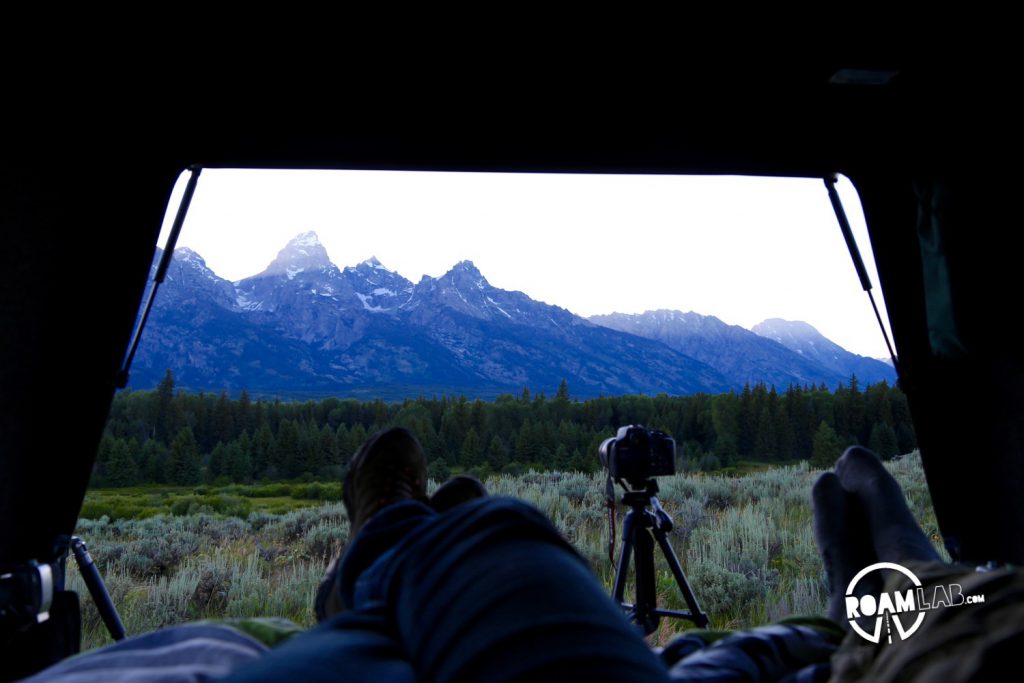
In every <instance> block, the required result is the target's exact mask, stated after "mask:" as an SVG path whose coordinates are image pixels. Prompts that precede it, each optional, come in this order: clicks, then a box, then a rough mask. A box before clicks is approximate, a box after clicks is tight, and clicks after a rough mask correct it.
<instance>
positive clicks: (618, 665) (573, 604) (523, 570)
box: [230, 498, 667, 683]
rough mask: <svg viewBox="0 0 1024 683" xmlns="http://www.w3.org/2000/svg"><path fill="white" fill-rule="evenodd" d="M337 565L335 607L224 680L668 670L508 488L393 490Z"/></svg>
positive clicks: (582, 676) (604, 675)
mask: <svg viewBox="0 0 1024 683" xmlns="http://www.w3.org/2000/svg"><path fill="white" fill-rule="evenodd" d="M338 571H340V581H339V586H340V590H341V596H342V600H343V602H344V603H345V605H346V607H347V609H346V611H345V612H343V613H342V614H340V615H337V616H335V617H334V618H332V619H330V620H328V621H326V622H325V623H323V624H321V625H320V626H318V627H316V628H314V629H313V630H311V631H309V632H307V633H305V634H302V635H299V636H296V637H295V638H293V639H292V640H290V641H288V642H287V643H285V644H284V645H282V646H281V647H279V648H277V649H276V650H274V651H272V652H271V653H270V654H268V655H267V656H266V657H264V658H262V659H261V660H260V661H258V662H254V663H253V664H250V665H248V666H246V667H245V668H243V669H239V670H238V671H236V672H235V673H234V675H232V676H231V677H230V680H232V681H264V680H266V681H270V680H274V681H281V680H283V681H292V682H294V683H297V682H298V681H305V680H312V681H321V680H323V681H326V680H345V681H364V680H365V681H417V680H418V681H487V682H488V683H496V682H499V681H519V680H522V681H525V680H529V681H546V680H550V681H567V680H586V681H616V682H626V681H644V682H645V683H649V682H652V681H663V680H667V673H666V670H665V667H664V666H663V665H662V663H661V661H660V659H659V658H658V657H656V656H655V655H654V653H652V652H651V651H650V649H649V648H648V647H647V645H646V644H645V643H644V641H643V639H642V638H641V637H640V634H639V631H638V630H636V628H635V627H634V626H632V625H631V624H629V622H627V621H626V619H625V617H624V616H623V613H622V610H621V609H620V608H619V607H618V606H617V605H615V604H614V603H613V602H612V601H611V599H610V598H609V597H608V596H607V595H606V594H605V593H604V590H603V589H602V587H601V585H600V583H599V582H598V581H597V579H596V578H595V577H594V576H593V574H592V573H591V570H590V568H589V567H588V566H587V563H586V562H585V561H584V560H583V559H582V558H581V557H580V556H579V555H578V554H577V553H576V552H575V551H574V550H573V549H572V547H571V546H570V545H569V544H568V543H567V542H566V541H565V540H564V539H562V537H561V535H560V534H559V533H558V532H557V531H556V530H555V528H554V527H553V526H552V525H551V523H550V522H549V521H548V520H547V519H546V518H545V517H544V516H543V515H542V514H541V513H540V512H538V511H537V510H536V509H534V508H533V507H531V506H529V505H526V504H525V503H522V502H520V501H517V500H513V499H506V498H481V499H478V500H474V501H471V502H469V503H465V504H462V505H459V506H457V507H455V508H453V509H452V510H449V511H448V512H446V513H444V514H437V513H435V512H434V511H433V510H431V509H430V508H428V507H427V506H425V505H422V504H420V503H417V502H414V501H406V502H402V503H397V504H395V505H392V506H390V507H388V508H385V509H384V510H382V511H381V512H380V513H378V514H377V515H375V516H374V517H373V519H371V520H370V521H369V522H368V523H367V524H366V525H365V526H364V527H363V529H362V530H361V531H360V532H359V534H358V535H357V537H356V538H355V539H354V541H353V542H352V543H351V544H350V545H349V547H348V549H347V550H346V552H345V556H344V557H343V559H342V561H341V563H339V565H338Z"/></svg>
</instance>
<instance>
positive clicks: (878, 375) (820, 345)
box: [752, 318, 896, 384]
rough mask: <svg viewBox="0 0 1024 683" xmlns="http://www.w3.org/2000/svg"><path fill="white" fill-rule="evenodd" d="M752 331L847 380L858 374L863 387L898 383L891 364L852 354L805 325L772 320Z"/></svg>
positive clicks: (778, 319)
mask: <svg viewBox="0 0 1024 683" xmlns="http://www.w3.org/2000/svg"><path fill="white" fill-rule="evenodd" d="M752 329H753V332H755V333H756V334H759V335H761V336H762V337H766V338H768V339H772V340H773V341H776V342H778V343H780V344H782V345H783V346H785V347H786V348H788V349H790V350H791V351H794V352H796V353H798V354H800V355H801V356H802V357H804V358H807V359H809V360H812V361H814V362H816V363H819V364H820V365H822V366H823V367H826V368H828V369H830V370H832V371H833V372H836V373H840V374H842V375H843V376H844V377H845V379H846V380H847V381H848V380H849V379H850V376H851V375H857V379H858V380H859V381H860V382H861V384H871V383H874V382H880V381H882V380H885V381H887V382H889V383H890V384H891V383H892V382H894V381H895V380H896V371H895V370H894V369H893V367H892V365H889V364H887V363H883V362H882V361H880V360H876V359H874V358H868V357H866V356H858V355H857V354H855V353H850V352H849V351H847V350H846V349H844V348H843V347H841V346H839V344H836V343H835V342H833V341H832V340H830V339H827V338H826V337H825V336H824V335H822V334H821V333H820V332H818V330H816V329H815V328H814V327H812V326H811V325H808V324H807V323H805V322H801V321H794V320H782V319H781V318H769V319H768V320H765V321H763V322H760V323H758V324H757V325H754V327H753V328H752Z"/></svg>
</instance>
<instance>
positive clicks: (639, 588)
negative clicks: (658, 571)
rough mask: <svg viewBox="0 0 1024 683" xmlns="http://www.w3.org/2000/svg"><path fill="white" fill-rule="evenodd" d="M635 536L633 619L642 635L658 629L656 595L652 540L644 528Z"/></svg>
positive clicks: (636, 532) (639, 528) (637, 530)
mask: <svg viewBox="0 0 1024 683" xmlns="http://www.w3.org/2000/svg"><path fill="white" fill-rule="evenodd" d="M634 535H635V536H636V605H635V606H634V610H633V611H634V619H635V621H636V623H637V624H638V625H639V626H640V628H642V629H643V631H644V635H648V634H651V633H654V630H655V629H657V628H658V621H659V618H658V615H657V614H655V610H656V609H657V608H658V594H657V591H656V589H655V583H654V540H653V539H652V538H651V535H650V534H649V533H648V532H647V529H646V528H645V527H642V526H641V527H638V528H637V529H636V530H635V531H634Z"/></svg>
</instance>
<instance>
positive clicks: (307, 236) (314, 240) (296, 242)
mask: <svg viewBox="0 0 1024 683" xmlns="http://www.w3.org/2000/svg"><path fill="white" fill-rule="evenodd" d="M318 245H320V238H319V237H317V235H316V232H315V231H313V230H307V231H306V232H304V233H301V234H299V235H296V236H295V237H293V238H292V240H291V241H290V242H288V246H289V247H315V246H318Z"/></svg>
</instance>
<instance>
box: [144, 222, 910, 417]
mask: <svg viewBox="0 0 1024 683" xmlns="http://www.w3.org/2000/svg"><path fill="white" fill-rule="evenodd" d="M158 256H159V254H158ZM165 368H171V369H172V370H173V372H174V373H175V378H176V382H177V384H178V385H179V386H182V387H187V388H190V389H194V390H198V389H203V390H212V391H220V390H222V389H226V390H228V391H231V392H234V391H237V390H239V389H241V388H247V389H248V390H249V391H250V392H255V393H258V394H274V395H282V396H296V397H299V396H318V395H326V394H331V395H342V396H358V397H378V396H379V397H382V398H386V399H397V398H403V397H409V396H416V395H420V394H423V395H432V394H440V393H449V394H451V393H463V394H466V395H470V396H481V397H493V396H496V395H498V394H501V393H507V392H518V391H521V390H522V389H523V387H525V386H529V387H530V388H531V389H534V390H546V391H549V392H550V391H553V390H554V388H555V387H557V386H558V384H559V382H560V381H561V380H562V379H565V380H567V381H568V383H569V386H570V387H571V391H572V394H573V395H574V396H576V397H579V398H586V397H591V396H596V395H599V394H629V393H646V394H657V393H662V392H664V393H669V394H688V393H695V392H699V391H703V392H716V393H717V392H721V391H727V390H729V389H737V388H741V387H742V386H743V384H744V383H747V382H750V383H755V382H759V381H762V382H766V383H770V384H775V385H777V386H780V387H784V386H788V385H789V384H791V383H793V384H800V385H804V384H810V383H813V384H820V383H822V382H824V383H825V384H827V385H828V386H830V387H834V386H835V385H836V384H838V383H839V382H844V381H848V380H849V377H850V375H851V374H853V373H856V374H857V376H858V378H859V379H860V381H861V383H863V384H867V383H870V382H876V381H880V380H882V379H885V380H888V381H890V382H891V381H892V380H893V379H894V378H895V373H894V371H893V369H892V367H891V366H888V365H886V364H885V363H882V362H880V361H877V360H874V359H870V358H864V357H862V356H856V355H854V354H851V353H849V352H848V351H845V350H844V349H842V348H841V347H839V346H838V345H836V344H834V343H833V342H831V341H829V340H828V339H826V338H825V337H823V336H821V335H820V334H819V333H818V332H817V331H816V330H814V328H813V327H811V326H810V325H808V324H806V323H801V322H786V321H782V320H777V319H775V320H766V321H765V322H763V323H761V324H760V325H758V326H757V327H755V329H754V331H750V330H745V329H743V328H741V327H737V326H734V325H727V324H726V323H724V322H722V321H721V320H719V319H718V318H715V317H713V316H704V315H699V314H697V313H692V312H691V313H680V312H678V311H648V312H647V313H643V314H639V315H625V314H620V313H613V314H611V315H607V316H594V317H592V318H590V319H586V318H583V317H580V316H578V315H575V314H574V313H572V312H570V311H568V310H566V309H564V308H560V307H558V306H552V305H549V304H545V303H541V302H539V301H535V300H533V299H531V298H530V297H528V296H527V295H526V294H523V293H522V292H516V291H507V290H503V289H499V288H497V287H493V286H492V285H491V284H490V283H488V281H487V279H486V278H485V277H484V275H483V274H482V273H481V272H480V271H479V270H478V269H477V268H476V266H475V265H473V263H472V262H470V261H462V262H460V263H458V264H456V265H455V266H454V267H453V268H452V269H451V270H449V271H448V272H447V273H445V274H444V275H442V276H441V277H438V278H433V277H428V276H424V277H423V278H422V279H421V280H420V281H419V282H417V283H415V284H414V283H413V282H411V281H410V280H407V279H406V278H404V277H402V276H401V275H400V274H398V273H396V272H394V271H392V270H389V269H388V268H387V267H385V266H384V265H383V264H381V263H380V262H379V261H378V260H377V259H376V258H371V259H368V260H366V261H363V262H362V263H360V264H358V265H355V266H350V267H346V268H343V269H339V268H338V267H337V266H335V265H334V264H333V263H332V262H331V260H330V258H329V257H328V254H327V251H326V249H325V248H324V246H323V245H322V244H321V243H320V241H319V239H318V238H317V236H316V234H315V233H313V232H306V233H303V234H301V235H299V236H297V237H296V238H294V239H293V240H291V241H290V242H289V243H288V244H287V245H286V246H285V248H284V249H282V250H281V251H280V252H279V253H278V255H277V257H276V258H275V259H274V260H273V261H272V262H271V263H270V264H269V265H268V266H267V268H266V269H265V270H263V272H261V273H259V274H257V275H253V276H252V277H248V278H245V279H243V280H239V281H237V282H230V281H228V280H225V279H223V278H221V277H219V276H218V275H217V274H216V273H214V272H213V271H212V270H211V269H210V268H209V267H208V266H207V265H206V262H205V261H204V260H203V258H202V257H201V256H200V255H199V254H197V253H196V252H194V251H192V250H190V249H187V248H181V249H177V250H175V252H174V258H173V259H172V261H171V267H170V268H169V270H168V272H167V276H166V278H165V281H164V283H163V285H162V286H161V288H160V290H159V293H158V295H157V297H156V302H155V305H154V308H153V312H152V314H151V316H150V319H149V322H148V323H147V327H146V330H145V332H144V334H143V338H142V343H141V344H140V347H139V350H138V353H137V354H136V357H135V361H134V364H133V368H132V372H131V385H132V386H134V387H138V388H148V387H152V386H154V385H155V384H156V383H157V382H158V381H159V380H160V378H162V377H163V374H164V369H165Z"/></svg>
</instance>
